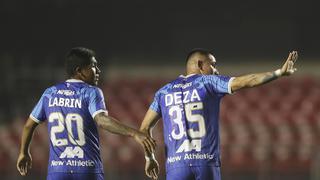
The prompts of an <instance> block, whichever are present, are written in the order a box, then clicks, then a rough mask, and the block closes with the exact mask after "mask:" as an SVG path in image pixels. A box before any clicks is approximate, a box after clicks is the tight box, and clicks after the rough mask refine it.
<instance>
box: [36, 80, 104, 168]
mask: <svg viewBox="0 0 320 180" xmlns="http://www.w3.org/2000/svg"><path fill="white" fill-rule="evenodd" d="M100 112H106V113H107V110H106V106H105V102H104V96H103V94H102V91H101V90H100V89H99V88H98V87H95V86H91V85H88V84H86V83H84V82H83V81H81V80H75V79H70V80H67V81H66V82H63V83H60V84H57V85H55V86H52V87H50V88H48V89H47V90H46V91H45V92H44V93H43V95H42V97H41V98H40V100H39V102H38V104H37V105H36V106H35V108H34V109H33V111H32V113H31V114H30V118H31V119H33V120H34V121H36V122H38V123H41V122H43V121H45V120H47V121H48V133H49V138H50V153H49V162H48V173H55V172H67V173H103V166H102V162H101V157H100V148H99V134H98V130H97V127H96V124H95V122H94V120H93V118H94V116H95V115H96V114H98V113H100Z"/></svg>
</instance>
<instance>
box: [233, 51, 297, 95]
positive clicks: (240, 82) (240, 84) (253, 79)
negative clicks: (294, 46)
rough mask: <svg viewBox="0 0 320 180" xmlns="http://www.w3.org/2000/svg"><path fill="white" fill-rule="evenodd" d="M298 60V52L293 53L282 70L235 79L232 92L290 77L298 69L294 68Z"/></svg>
mask: <svg viewBox="0 0 320 180" xmlns="http://www.w3.org/2000/svg"><path fill="white" fill-rule="evenodd" d="M297 59H298V52H297V51H292V52H291V53H290V54H289V56H288V58H287V60H286V62H285V63H284V64H283V66H282V68H281V69H278V70H276V71H273V72H265V73H257V74H248V75H244V76H239V77H235V78H234V79H233V81H232V82H231V90H232V92H235V91H238V90H240V89H243V88H251V87H255V86H259V85H262V84H265V83H268V82H270V81H273V80H275V79H277V78H279V77H282V76H289V75H291V74H293V73H294V72H295V71H296V70H297V69H296V68H294V63H295V62H296V60H297Z"/></svg>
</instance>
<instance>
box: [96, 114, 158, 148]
mask: <svg viewBox="0 0 320 180" xmlns="http://www.w3.org/2000/svg"><path fill="white" fill-rule="evenodd" d="M94 120H95V121H96V123H97V124H98V126H99V127H101V128H103V129H105V130H107V131H109V132H111V133H114V134H120V135H125V136H131V137H133V138H134V139H135V140H136V141H137V142H138V143H139V144H140V145H142V147H143V149H144V150H145V151H147V152H149V153H152V152H153V151H154V149H155V146H156V144H155V141H154V140H153V139H152V138H151V137H150V136H148V135H145V134H144V133H141V132H140V131H138V130H136V129H133V128H131V127H128V126H126V125H124V124H122V123H120V122H119V121H118V120H116V119H115V118H113V117H111V116H108V115H107V114H105V113H104V112H101V113H99V114H97V115H96V116H95V117H94Z"/></svg>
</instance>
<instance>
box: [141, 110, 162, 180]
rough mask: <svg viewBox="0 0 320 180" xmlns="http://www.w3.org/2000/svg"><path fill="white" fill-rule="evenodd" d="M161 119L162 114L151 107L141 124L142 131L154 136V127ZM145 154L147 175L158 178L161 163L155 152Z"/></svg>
mask: <svg viewBox="0 0 320 180" xmlns="http://www.w3.org/2000/svg"><path fill="white" fill-rule="evenodd" d="M159 119H160V115H159V114H158V113H157V112H155V111H153V110H152V109H149V110H148V111H147V113H146V115H145V117H144V119H143V121H142V124H141V126H140V131H141V132H143V133H146V134H148V135H149V136H151V137H152V128H153V127H154V126H155V125H156V124H157V122H158V121H159ZM145 156H146V165H145V172H146V175H147V176H148V177H150V178H152V179H158V174H159V164H158V162H157V160H156V158H155V156H154V154H153V153H149V152H146V151H145Z"/></svg>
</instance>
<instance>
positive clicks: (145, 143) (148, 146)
mask: <svg viewBox="0 0 320 180" xmlns="http://www.w3.org/2000/svg"><path fill="white" fill-rule="evenodd" d="M142 144H143V148H144V150H145V151H147V152H148V153H150V154H151V153H153V150H152V147H151V146H150V145H149V144H148V142H146V141H143V142H142Z"/></svg>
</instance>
